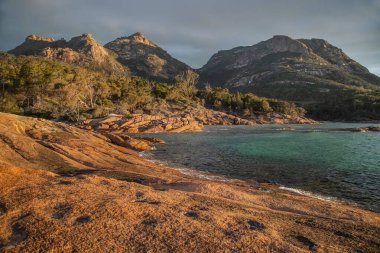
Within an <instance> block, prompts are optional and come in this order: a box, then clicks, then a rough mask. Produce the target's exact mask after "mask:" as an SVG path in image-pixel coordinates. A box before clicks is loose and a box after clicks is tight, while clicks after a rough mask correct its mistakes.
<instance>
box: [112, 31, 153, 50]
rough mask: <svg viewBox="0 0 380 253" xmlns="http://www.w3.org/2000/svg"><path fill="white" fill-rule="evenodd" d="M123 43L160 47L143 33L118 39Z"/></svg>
mask: <svg viewBox="0 0 380 253" xmlns="http://www.w3.org/2000/svg"><path fill="white" fill-rule="evenodd" d="M117 40H119V41H120V42H122V43H133V44H143V45H147V46H151V47H158V46H157V45H156V44H155V43H153V42H152V41H151V40H149V39H148V38H147V37H145V35H144V34H142V33H141V32H136V33H134V34H132V35H130V36H128V37H122V38H118V39H117Z"/></svg>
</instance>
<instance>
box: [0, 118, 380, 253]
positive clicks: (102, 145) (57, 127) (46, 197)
mask: <svg viewBox="0 0 380 253" xmlns="http://www.w3.org/2000/svg"><path fill="white" fill-rule="evenodd" d="M379 235H380V215H379V214H377V213H373V212H370V211H365V210H361V209H359V208H356V207H353V206H349V205H347V204H343V203H338V202H331V201H323V200H318V199H315V198H311V197H307V196H303V195H298V194H295V193H291V192H287V191H281V190H280V189H277V188H275V187H273V186H271V185H263V184H261V185H260V184H257V183H254V182H252V183H248V182H241V181H230V182H218V181H211V180H204V179H199V178H194V177H191V176H187V175H184V174H181V173H180V172H179V171H176V170H174V169H171V168H167V167H163V166H157V165H155V164H153V163H151V162H148V161H144V160H142V159H141V158H140V157H139V156H138V154H137V153H136V152H134V151H131V150H128V149H126V148H123V147H119V146H115V145H113V144H111V143H110V142H109V141H108V140H107V139H106V138H105V137H103V136H101V135H98V134H95V133H91V132H86V131H85V130H80V129H77V128H74V127H70V126H67V125H65V124H61V123H54V122H50V121H45V120H38V119H33V118H26V117H20V116H15V115H10V114H3V113H0V252H310V251H311V252H379V251H380V236H379Z"/></svg>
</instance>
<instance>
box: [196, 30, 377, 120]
mask: <svg viewBox="0 0 380 253" xmlns="http://www.w3.org/2000/svg"><path fill="white" fill-rule="evenodd" d="M199 73H200V83H201V84H206V83H208V84H210V85H211V86H222V87H228V88H229V89H231V90H233V91H243V92H254V93H255V94H257V95H259V96H265V97H271V98H277V99H283V100H288V101H295V102H298V103H299V104H301V105H304V107H305V108H306V109H308V110H309V111H310V112H312V113H316V114H318V115H319V116H322V115H320V114H322V111H326V110H327V111H326V114H327V115H329V116H331V117H330V118H342V119H349V118H351V117H354V116H355V115H345V113H343V114H342V113H338V114H339V115H336V109H334V110H335V112H333V111H331V110H330V109H331V108H326V106H325V105H329V106H330V104H331V106H333V104H334V106H335V107H336V106H339V104H340V103H341V104H342V105H344V106H345V107H351V106H353V107H355V108H354V109H355V110H356V109H358V108H357V106H356V105H352V103H354V102H352V101H353V100H355V99H359V100H360V101H361V102H360V103H359V107H360V104H363V103H366V102H367V101H364V102H363V99H364V100H367V99H368V98H369V97H371V96H376V101H378V100H379V101H380V97H379V95H380V78H379V77H378V76H376V75H374V74H371V73H370V72H369V71H368V69H366V68H365V67H363V66H362V65H360V64H359V63H357V62H356V61H354V60H352V59H351V58H349V57H348V56H347V55H346V54H345V53H344V52H343V51H342V50H341V49H339V48H337V47H335V46H333V45H331V44H330V43H328V42H327V41H325V40H322V39H311V40H307V39H292V38H290V37H287V36H280V35H277V36H274V37H273V38H271V39H269V40H267V41H263V42H260V43H258V44H256V45H253V46H245V47H236V48H233V49H231V50H223V51H219V52H218V53H216V54H214V55H213V56H212V57H211V59H210V60H209V61H208V62H207V64H206V65H204V66H203V67H202V68H201V69H200V70H199ZM371 103H372V102H371ZM348 104H349V105H350V106H347V105H348ZM376 104H377V107H376V108H373V107H371V108H369V109H368V108H365V111H366V112H365V113H364V114H365V115H364V114H362V113H359V115H356V116H358V117H362V116H363V118H368V117H369V118H371V115H373V114H371V115H369V114H370V113H371V111H373V110H375V113H377V114H378V116H376V118H378V117H380V108H378V104H379V103H378V102H376ZM366 106H367V105H366ZM346 109H347V111H350V110H351V109H352V108H351V109H350V108H345V110H346ZM359 109H360V110H362V109H363V108H359ZM351 111H352V110H351ZM356 111H357V110H356ZM334 113H335V115H333V114H334ZM328 118H329V117H328Z"/></svg>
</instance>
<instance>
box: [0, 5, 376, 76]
mask: <svg viewBox="0 0 380 253" xmlns="http://www.w3.org/2000/svg"><path fill="white" fill-rule="evenodd" d="M137 31H140V32H142V33H143V34H145V36H146V37H148V38H149V39H150V40H152V41H154V42H155V43H157V44H158V45H160V46H161V47H162V48H164V49H165V50H166V51H168V52H169V53H170V54H171V55H172V56H174V57H176V58H178V59H179V60H181V61H183V62H185V63H187V64H189V65H190V66H192V67H195V68H198V67H201V66H202V65H203V64H205V63H206V62H207V60H208V59H209V58H210V57H211V55H212V54H214V53H216V52H217V51H218V50H222V49H230V48H233V47H236V46H240V45H253V44H256V43H258V42H260V41H262V40H267V39H269V38H271V37H272V36H273V35H275V34H281V35H288V36H290V37H292V38H323V39H326V40H327V41H329V42H330V43H332V44H333V45H336V46H338V47H339V48H342V49H343V50H344V51H345V52H346V53H347V54H348V55H349V56H350V57H351V58H353V59H355V60H357V61H358V62H360V63H361V64H363V65H364V66H366V67H367V68H369V69H370V71H371V72H373V73H375V74H377V75H380V0H138V1H131V0H0V50H9V49H12V48H14V47H15V46H16V45H18V44H20V43H21V42H23V41H24V39H25V37H26V36H27V35H29V34H38V35H42V36H47V37H55V38H62V37H64V38H66V39H70V38H71V37H73V36H77V35H80V34H82V33H85V32H89V33H92V34H93V35H94V37H95V38H96V39H97V40H98V41H99V42H101V43H103V44H105V43H107V42H109V41H111V40H113V39H114V38H116V37H121V36H126V35H130V34H132V33H134V32H137Z"/></svg>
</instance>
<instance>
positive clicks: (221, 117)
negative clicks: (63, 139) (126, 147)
mask: <svg viewBox="0 0 380 253" xmlns="http://www.w3.org/2000/svg"><path fill="white" fill-rule="evenodd" d="M317 123H318V122H316V121H314V120H311V119H308V118H305V117H299V116H291V115H286V114H279V113H270V114H265V115H258V116H250V117H249V118H242V117H239V116H236V115H232V114H228V113H226V112H221V111H214V110H210V109H206V108H204V107H201V106H199V107H180V106H172V107H170V108H166V109H165V110H164V109H163V110H162V112H161V113H159V114H156V115H148V114H132V115H130V116H122V115H114V114H111V115H109V116H107V117H105V118H99V119H88V120H84V121H81V122H78V123H77V124H76V126H78V127H80V128H83V129H87V130H95V131H99V132H112V133H142V132H144V133H153V132H174V133H179V132H196V131H201V130H202V129H203V126H204V125H255V124H317Z"/></svg>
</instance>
